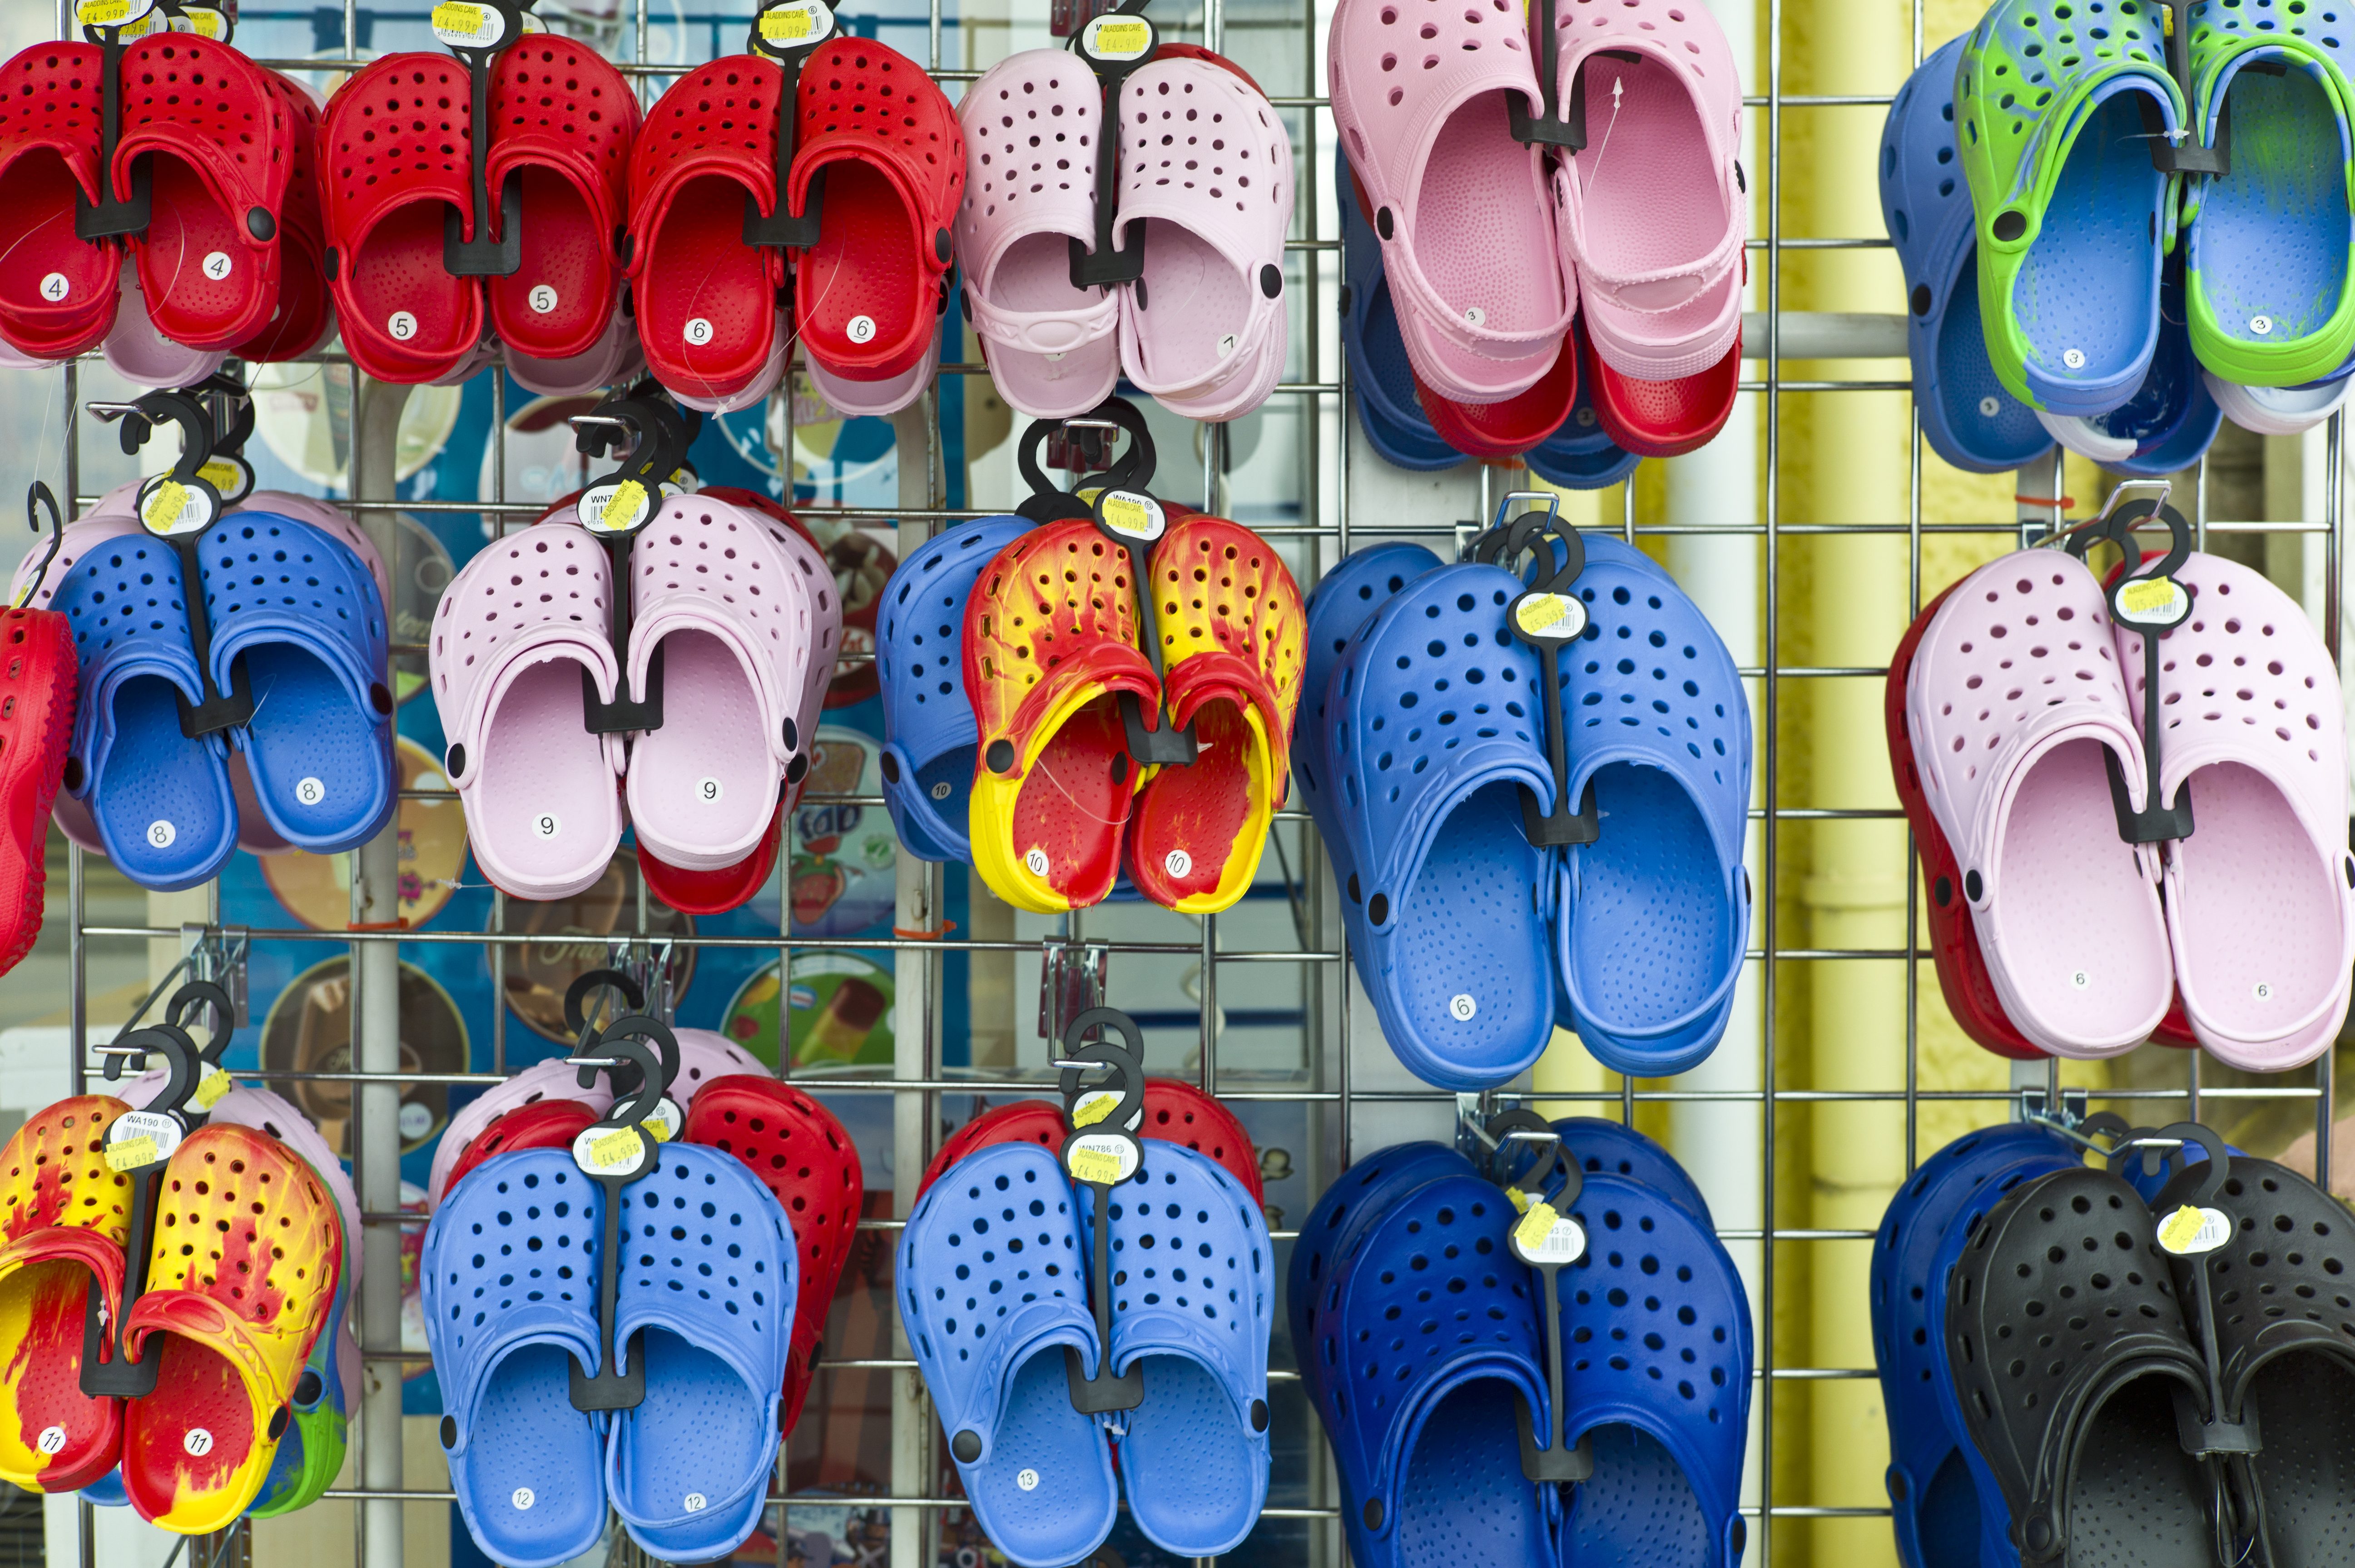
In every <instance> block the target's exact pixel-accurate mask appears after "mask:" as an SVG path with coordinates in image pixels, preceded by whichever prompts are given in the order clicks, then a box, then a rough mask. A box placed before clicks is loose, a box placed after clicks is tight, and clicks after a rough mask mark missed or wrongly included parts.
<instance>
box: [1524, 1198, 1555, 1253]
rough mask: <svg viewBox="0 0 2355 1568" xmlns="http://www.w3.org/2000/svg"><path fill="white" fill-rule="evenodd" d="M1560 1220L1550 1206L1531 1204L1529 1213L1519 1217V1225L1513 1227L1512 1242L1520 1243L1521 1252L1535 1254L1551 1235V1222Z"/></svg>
mask: <svg viewBox="0 0 2355 1568" xmlns="http://www.w3.org/2000/svg"><path fill="white" fill-rule="evenodd" d="M1559 1219H1561V1215H1560V1214H1558V1213H1556V1212H1554V1207H1553V1205H1552V1204H1550V1203H1546V1202H1537V1203H1532V1204H1530V1205H1529V1211H1528V1212H1527V1213H1525V1214H1523V1215H1522V1216H1521V1220H1520V1223H1519V1224H1518V1225H1515V1226H1514V1227H1513V1240H1515V1241H1517V1242H1518V1243H1520V1244H1521V1250H1522V1251H1523V1252H1525V1253H1533V1252H1536V1251H1537V1250H1538V1249H1539V1248H1540V1247H1541V1246H1543V1245H1544V1244H1545V1239H1546V1238H1547V1237H1548V1236H1550V1235H1552V1234H1553V1222H1554V1221H1556V1220H1559Z"/></svg>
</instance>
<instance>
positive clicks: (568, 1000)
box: [564, 969, 646, 1089]
mask: <svg viewBox="0 0 2355 1568" xmlns="http://www.w3.org/2000/svg"><path fill="white" fill-rule="evenodd" d="M607 988H610V989H612V990H615V991H619V992H620V993H621V994H622V1000H623V1005H624V1006H626V1007H627V1008H629V1010H630V1011H631V1012H636V1011H638V1010H639V1009H640V1008H644V1007H645V1005H646V993H645V988H644V987H641V986H640V985H639V984H638V983H637V981H635V980H634V979H632V978H631V977H630V976H627V975H624V974H623V973H622V971H620V970H619V969H591V970H590V971H589V973H587V974H586V975H583V976H581V977H580V978H579V979H577V980H575V981H573V982H572V984H571V985H570V986H568V987H565V988H564V1027H565V1028H566V1029H570V1030H571V1031H572V1038H573V1039H574V1040H576V1041H577V1042H578V1043H577V1044H575V1045H574V1046H573V1048H572V1054H573V1055H575V1056H586V1055H588V1054H589V1053H590V1052H591V1051H595V1050H596V1049H597V1042H598V1041H599V1040H602V1038H603V1035H604V1030H603V1028H602V1026H592V1025H591V1023H590V1022H589V1007H588V1003H589V993H591V991H596V990H601V989H607ZM597 1072H598V1070H597V1069H596V1068H594V1067H583V1068H582V1069H581V1076H580V1080H579V1082H580V1085H581V1088H583V1089H586V1088H588V1087H589V1085H590V1084H591V1083H595V1082H596V1079H597Z"/></svg>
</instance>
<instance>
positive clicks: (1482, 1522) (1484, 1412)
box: [1294, 1172, 1560, 1568]
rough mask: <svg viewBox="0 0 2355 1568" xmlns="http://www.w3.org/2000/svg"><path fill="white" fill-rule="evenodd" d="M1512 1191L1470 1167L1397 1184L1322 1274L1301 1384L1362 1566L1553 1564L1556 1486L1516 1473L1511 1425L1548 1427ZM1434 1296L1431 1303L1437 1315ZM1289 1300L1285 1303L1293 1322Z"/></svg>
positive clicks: (1533, 1307)
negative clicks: (1311, 1371)
mask: <svg viewBox="0 0 2355 1568" xmlns="http://www.w3.org/2000/svg"><path fill="white" fill-rule="evenodd" d="M1512 1218H1513V1210H1512V1205H1511V1204H1510V1203H1508V1201H1506V1199H1505V1195H1504V1194H1503V1193H1502V1192H1500V1191H1498V1190H1497V1189H1496V1188H1495V1187H1493V1186H1491V1185H1490V1184H1489V1183H1487V1182H1486V1181H1483V1180H1481V1179H1479V1178H1478V1177H1476V1176H1473V1175H1471V1174H1470V1173H1469V1172H1465V1173H1462V1174H1457V1175H1451V1176H1440V1177H1437V1178H1435V1179H1431V1180H1428V1181H1424V1182H1423V1183H1421V1184H1420V1185H1418V1186H1415V1187H1414V1188H1412V1189H1411V1190H1408V1191H1405V1192H1402V1193H1400V1194H1398V1195H1397V1196H1396V1197H1395V1198H1394V1199H1393V1200H1392V1201H1391V1203H1390V1205H1389V1206H1388V1207H1387V1208H1386V1209H1384V1210H1383V1211H1382V1212H1381V1213H1380V1216H1379V1217H1377V1218H1376V1219H1375V1220H1374V1221H1372V1223H1371V1224H1370V1225H1369V1226H1368V1228H1367V1229H1366V1230H1365V1231H1364V1232H1362V1233H1361V1235H1362V1239H1361V1240H1360V1241H1359V1243H1358V1244H1357V1245H1356V1247H1355V1248H1354V1249H1353V1251H1352V1252H1351V1253H1350V1255H1348V1256H1347V1257H1344V1258H1342V1259H1340V1260H1339V1261H1338V1262H1337V1264H1335V1265H1334V1266H1333V1267H1332V1268H1331V1270H1330V1271H1329V1272H1328V1273H1327V1275H1326V1283H1325V1285H1324V1286H1323V1289H1322V1292H1321V1294H1320V1295H1319V1296H1318V1299H1317V1301H1316V1328H1315V1330H1314V1339H1312V1340H1311V1341H1309V1342H1308V1343H1305V1344H1302V1345H1300V1346H1298V1350H1299V1354H1300V1357H1301V1360H1303V1362H1304V1363H1305V1362H1306V1361H1307V1360H1310V1359H1311V1358H1314V1359H1315V1360H1316V1361H1317V1362H1318V1363H1319V1371H1318V1372H1317V1373H1316V1378H1315V1379H1314V1380H1313V1381H1308V1384H1307V1386H1308V1388H1309V1390H1310V1392H1311V1393H1312V1395H1313V1397H1314V1398H1315V1400H1316V1413H1317V1414H1318V1415H1319V1416H1320V1417H1321V1418H1322V1419H1323V1421H1324V1424H1325V1431H1326V1434H1327V1436H1328V1437H1329V1438H1330V1439H1331V1442H1332V1447H1333V1459H1334V1466H1335V1468H1336V1469H1337V1471H1338V1472H1339V1475H1340V1480H1341V1493H1342V1509H1341V1522H1342V1525H1343V1527H1344V1529H1345V1530H1346V1531H1348V1541H1349V1557H1350V1560H1351V1561H1352V1562H1354V1563H1358V1564H1359V1568H1407V1565H1409V1564H1413V1563H1437V1562H1454V1561H1457V1560H1459V1559H1460V1558H1461V1556H1462V1554H1463V1551H1464V1543H1465V1541H1479V1542H1481V1559H1482V1561H1483V1562H1485V1563H1492V1564H1497V1565H1499V1568H1545V1565H1547V1564H1550V1563H1556V1562H1557V1561H1559V1559H1558V1558H1557V1557H1556V1555H1555V1552H1556V1547H1555V1543H1554V1534H1555V1531H1556V1530H1557V1529H1558V1527H1559V1521H1560V1513H1559V1505H1558V1503H1557V1501H1556V1499H1555V1494H1554V1488H1550V1487H1537V1486H1532V1485H1530V1484H1529V1481H1528V1480H1527V1479H1526V1478H1524V1477H1523V1476H1522V1474H1521V1455H1520V1445H1519V1441H1518V1437H1517V1435H1516V1423H1517V1421H1518V1419H1519V1418H1520V1415H1521V1413H1527V1414H1528V1416H1529V1419H1530V1422H1531V1425H1532V1428H1533V1430H1534V1431H1536V1432H1540V1433H1543V1432H1550V1431H1552V1430H1554V1424H1553V1418H1552V1409H1551V1405H1550V1401H1549V1399H1548V1396H1547V1392H1546V1374H1545V1369H1544V1363H1545V1339H1544V1329H1543V1328H1542V1327H1541V1326H1540V1321H1539V1317H1538V1307H1537V1276H1536V1275H1532V1274H1531V1273H1530V1272H1529V1270H1528V1269H1526V1268H1525V1267H1523V1266H1522V1265H1521V1264H1519V1263H1518V1262H1517V1261H1516V1260H1514V1259H1512V1258H1510V1257H1508V1256H1507V1255H1506V1243H1505V1232H1506V1228H1507V1226H1508V1224H1509V1223H1510V1222H1511V1221H1512ZM1433 1303H1436V1304H1439V1305H1438V1307H1437V1309H1436V1310H1434V1309H1433ZM1298 1310H1299V1309H1298V1307H1295V1308H1294V1311H1295V1317H1296V1315H1297V1313H1298Z"/></svg>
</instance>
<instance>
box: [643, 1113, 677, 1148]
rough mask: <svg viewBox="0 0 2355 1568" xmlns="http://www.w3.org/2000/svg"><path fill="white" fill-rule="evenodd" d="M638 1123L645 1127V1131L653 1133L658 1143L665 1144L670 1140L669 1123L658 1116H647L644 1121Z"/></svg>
mask: <svg viewBox="0 0 2355 1568" xmlns="http://www.w3.org/2000/svg"><path fill="white" fill-rule="evenodd" d="M638 1125H640V1126H642V1127H644V1128H645V1130H646V1131H648V1132H650V1133H652V1134H654V1136H655V1142H656V1143H658V1144H666V1143H668V1142H670V1124H669V1123H668V1122H666V1121H665V1120H663V1119H662V1118H661V1117H660V1116H648V1117H647V1118H646V1119H645V1121H643V1122H641V1123H639V1124H638Z"/></svg>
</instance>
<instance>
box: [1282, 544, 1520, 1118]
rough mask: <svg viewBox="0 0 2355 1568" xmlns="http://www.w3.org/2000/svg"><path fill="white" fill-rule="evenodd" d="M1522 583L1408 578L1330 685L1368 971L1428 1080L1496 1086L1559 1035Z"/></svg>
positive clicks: (1349, 885) (1477, 574)
mask: <svg viewBox="0 0 2355 1568" xmlns="http://www.w3.org/2000/svg"><path fill="white" fill-rule="evenodd" d="M1520 591H1521V582H1520V580H1519V579H1518V578H1517V577H1515V576H1514V575H1513V574H1512V573H1511V572H1509V571H1505V570H1503V569H1502V568H1501V567H1494V566H1473V565H1465V566H1455V567H1444V568H1442V569H1440V570H1439V571H1430V572H1425V573H1424V574H1423V576H1421V577H1418V578H1416V579H1415V580H1414V581H1412V582H1410V583H1408V584H1407V585H1406V587H1405V588H1404V589H1403V590H1401V592H1399V593H1398V594H1396V595H1395V596H1394V597H1392V598H1391V600H1390V601H1389V602H1388V603H1385V604H1384V605H1382V606H1381V608H1380V609H1379V610H1377V611H1376V612H1375V613H1374V616H1373V619H1372V622H1371V624H1369V625H1368V626H1366V627H1365V628H1364V629H1363V630H1362V631H1360V632H1359V634H1358V635H1357V636H1356V637H1355V638H1354V639H1353V640H1352V641H1351V642H1350V644H1349V646H1348V649H1347V651H1346V652H1344V653H1343V654H1342V656H1341V661H1340V663H1339V665H1338V666H1337V667H1336V668H1335V670H1334V673H1333V676H1332V677H1331V685H1330V686H1329V687H1328V688H1327V718H1326V720H1325V722H1326V727H1327V741H1326V745H1327V757H1328V758H1329V762H1328V763H1327V769H1326V772H1327V779H1326V781H1325V788H1326V789H1327V790H1328V791H1330V792H1331V793H1332V795H1333V805H1332V807H1331V810H1332V815H1333V816H1335V817H1336V818H1337V820H1338V823H1339V826H1340V828H1341V832H1342V836H1343V837H1345V838H1346V839H1347V841H1348V856H1349V863H1350V865H1351V867H1352V868H1354V869H1353V870H1352V871H1351V874H1350V877H1349V880H1348V881H1347V882H1346V883H1345V884H1344V885H1343V887H1342V890H1341V891H1342V897H1343V902H1342V914H1343V917H1344V918H1345V919H1346V920H1347V921H1348V923H1349V934H1350V937H1351V945H1352V947H1353V948H1354V949H1355V952H1354V954H1353V956H1354V958H1355V961H1356V963H1357V966H1358V976H1359V979H1360V980H1361V981H1363V982H1364V984H1365V988H1366V991H1367V993H1368V995H1369V997H1371V998H1372V1000H1373V1004H1374V1011H1375V1015H1376V1017H1377V1018H1379V1019H1380V1022H1381V1027H1382V1033H1383V1036H1384V1037H1385V1038H1386V1039H1388V1040H1389V1041H1390V1043H1391V1050H1392V1051H1396V1052H1397V1053H1398V1057H1399V1060H1400V1061H1402V1062H1404V1063H1405V1064H1406V1066H1407V1067H1408V1069H1409V1070H1410V1071H1412V1072H1414V1073H1415V1075H1416V1076H1417V1077H1420V1078H1422V1079H1423V1080H1424V1081H1425V1082H1426V1083H1433V1084H1436V1085H1438V1086H1439V1087H1441V1088H1444V1089H1454V1090H1457V1091H1468V1090H1473V1089H1482V1088H1494V1087H1495V1086H1496V1085H1497V1084H1499V1083H1505V1082H1506V1081H1508V1079H1510V1078H1512V1077H1513V1076H1514V1075H1516V1074H1517V1073H1519V1072H1522V1071H1524V1070H1525V1069H1526V1068H1528V1066H1529V1063H1530V1062H1532V1061H1536V1060H1537V1058H1538V1056H1539V1055H1540V1053H1541V1052H1542V1051H1544V1050H1545V1047H1546V1044H1547V1042H1548V1041H1549V1040H1550V1039H1551V1038H1552V1036H1553V1021H1554V981H1553V979H1552V976H1551V974H1550V971H1551V969H1552V968H1553V967H1554V965H1553V962H1552V959H1551V955H1550V949H1551V945H1552V944H1551V940H1550V935H1551V933H1550V930H1549V925H1550V921H1549V919H1548V909H1549V906H1550V902H1551V899H1552V896H1553V895H1552V887H1553V881H1554V866H1553V859H1552V857H1551V856H1550V855H1548V854H1546V853H1543V852H1540V850H1539V849H1537V848H1535V847H1533V846H1532V845H1531V844H1530V843H1529V837H1528V835H1527V833H1526V831H1525V829H1524V828H1523V827H1522V817H1521V808H1522V799H1523V795H1522V793H1521V792H1522V791H1524V790H1526V791H1528V792H1529V794H1530V795H1534V796H1535V797H1536V799H1537V801H1538V803H1539V805H1540V809H1543V810H1548V811H1550V810H1551V808H1552V803H1553V774H1552V772H1551V770H1550V768H1548V766H1547V765H1546V760H1545V751H1544V744H1545V740H1544V722H1543V720H1542V718H1541V717H1540V714H1538V713H1537V712H1535V711H1532V710H1531V709H1533V708H1534V705H1535V703H1536V702H1538V701H1539V700H1540V693H1539V688H1538V660H1537V656H1536V654H1535V653H1534V652H1532V651H1531V650H1530V649H1529V647H1528V646H1526V645H1523V644H1521V643H1519V642H1517V641H1515V640H1514V639H1513V638H1512V637H1511V635H1509V634H1508V632H1507V631H1506V629H1505V607H1506V605H1508V603H1511V602H1512V601H1513V600H1514V599H1515V598H1516V597H1517V596H1518V594H1519V592H1520Z"/></svg>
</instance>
